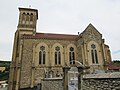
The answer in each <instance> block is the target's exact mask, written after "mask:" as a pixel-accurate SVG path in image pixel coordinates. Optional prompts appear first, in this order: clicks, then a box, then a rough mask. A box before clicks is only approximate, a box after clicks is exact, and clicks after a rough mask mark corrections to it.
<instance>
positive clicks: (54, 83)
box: [42, 78, 63, 90]
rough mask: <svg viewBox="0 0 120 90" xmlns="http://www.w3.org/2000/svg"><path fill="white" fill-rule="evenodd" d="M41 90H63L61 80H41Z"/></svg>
mask: <svg viewBox="0 0 120 90" xmlns="http://www.w3.org/2000/svg"><path fill="white" fill-rule="evenodd" d="M42 90H63V79H62V78H45V79H42Z"/></svg>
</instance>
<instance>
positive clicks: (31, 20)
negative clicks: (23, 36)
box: [30, 13, 33, 24]
mask: <svg viewBox="0 0 120 90" xmlns="http://www.w3.org/2000/svg"><path fill="white" fill-rule="evenodd" d="M30 24H33V13H31V14H30Z"/></svg>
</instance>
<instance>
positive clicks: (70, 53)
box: [69, 47, 75, 64]
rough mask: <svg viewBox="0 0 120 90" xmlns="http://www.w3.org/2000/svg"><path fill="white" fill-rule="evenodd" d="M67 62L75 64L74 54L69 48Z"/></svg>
mask: <svg viewBox="0 0 120 90" xmlns="http://www.w3.org/2000/svg"><path fill="white" fill-rule="evenodd" d="M69 61H70V64H75V52H74V48H73V47H70V48H69Z"/></svg>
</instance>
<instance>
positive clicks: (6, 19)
mask: <svg viewBox="0 0 120 90" xmlns="http://www.w3.org/2000/svg"><path fill="white" fill-rule="evenodd" d="M19 7H23V8H29V7H30V8H34V9H38V21H37V32H43V33H61V34H78V32H82V31H84V30H85V28H86V27H87V26H88V25H89V23H92V25H93V26H94V27H95V28H96V29H97V30H98V31H99V32H100V33H101V34H102V35H103V38H104V39H105V44H107V45H109V47H110V50H111V55H112V59H113V60H120V0H3V1H2V2H1V3H0V29H1V30H0V31H1V33H0V51H1V52H0V60H6V61H11V59H12V50H13V42H14V33H15V31H16V30H17V25H18V18H19V10H18V8H19Z"/></svg>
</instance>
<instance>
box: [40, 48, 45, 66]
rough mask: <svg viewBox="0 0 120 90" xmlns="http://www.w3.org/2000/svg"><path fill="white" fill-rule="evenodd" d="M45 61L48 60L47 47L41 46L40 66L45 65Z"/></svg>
mask: <svg viewBox="0 0 120 90" xmlns="http://www.w3.org/2000/svg"><path fill="white" fill-rule="evenodd" d="M45 60H46V52H45V47H44V46H41V47H40V52H39V64H45Z"/></svg>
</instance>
